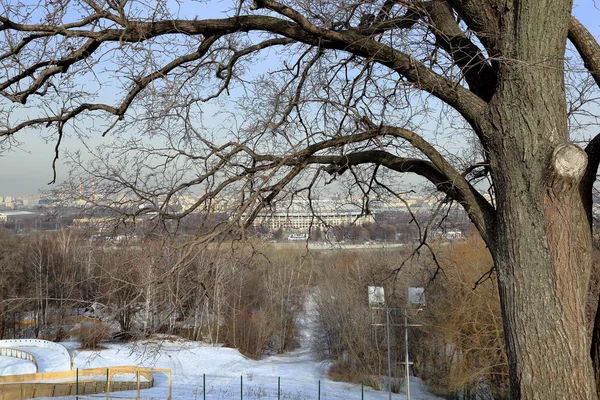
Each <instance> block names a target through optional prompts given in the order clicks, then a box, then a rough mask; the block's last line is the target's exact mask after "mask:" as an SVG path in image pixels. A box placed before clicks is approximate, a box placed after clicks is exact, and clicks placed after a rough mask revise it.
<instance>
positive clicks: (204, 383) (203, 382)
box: [202, 374, 206, 400]
mask: <svg viewBox="0 0 600 400" xmlns="http://www.w3.org/2000/svg"><path fill="white" fill-rule="evenodd" d="M202 392H203V393H204V400H206V374H202Z"/></svg>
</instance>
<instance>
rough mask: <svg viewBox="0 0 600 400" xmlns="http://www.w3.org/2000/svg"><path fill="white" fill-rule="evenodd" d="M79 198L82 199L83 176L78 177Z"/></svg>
mask: <svg viewBox="0 0 600 400" xmlns="http://www.w3.org/2000/svg"><path fill="white" fill-rule="evenodd" d="M79 200H83V178H82V177H79Z"/></svg>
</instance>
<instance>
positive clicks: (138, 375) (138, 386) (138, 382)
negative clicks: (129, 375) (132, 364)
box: [137, 369, 140, 399]
mask: <svg viewBox="0 0 600 400" xmlns="http://www.w3.org/2000/svg"><path fill="white" fill-rule="evenodd" d="M137 398H138V399H139V398H140V370H139V369H138V370H137Z"/></svg>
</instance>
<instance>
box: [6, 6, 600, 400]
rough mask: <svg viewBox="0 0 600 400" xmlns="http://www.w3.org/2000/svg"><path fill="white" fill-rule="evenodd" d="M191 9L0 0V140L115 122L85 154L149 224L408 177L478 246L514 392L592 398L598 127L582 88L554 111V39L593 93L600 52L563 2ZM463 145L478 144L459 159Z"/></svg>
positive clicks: (558, 74) (557, 53)
mask: <svg viewBox="0 0 600 400" xmlns="http://www.w3.org/2000/svg"><path fill="white" fill-rule="evenodd" d="M195 4H196V5H195V6H192V5H190V4H185V3H181V5H180V8H175V7H170V5H171V3H168V2H166V1H157V2H153V3H152V4H149V3H148V4H147V3H145V2H137V1H133V0H132V1H128V0H121V1H115V0H97V1H96V0H79V1H77V0H72V1H69V0H64V1H58V2H56V1H52V2H51V1H42V2H34V4H33V5H28V4H25V3H23V2H21V1H19V2H16V1H6V0H5V1H4V2H3V11H2V16H1V17H0V23H1V25H0V27H1V28H0V29H1V30H2V31H3V32H4V38H3V39H2V42H1V44H0V46H1V50H0V52H1V53H2V54H1V55H0V63H1V64H0V65H1V68H2V70H3V76H2V79H1V82H0V93H1V94H2V95H3V96H4V98H5V101H4V104H3V108H2V110H1V113H2V116H3V118H2V119H3V128H2V131H1V132H0V134H1V135H2V137H3V138H4V139H5V141H6V142H5V143H4V144H10V141H11V140H13V139H12V138H13V137H14V135H15V134H20V135H25V134H26V131H28V130H31V129H40V130H44V132H46V134H47V135H49V136H50V137H53V138H54V139H55V140H56V143H57V146H56V149H57V150H56V155H57V157H58V155H59V150H60V144H61V139H62V137H63V136H64V135H72V134H78V135H81V136H82V137H90V135H92V134H94V133H98V134H99V133H102V134H105V135H113V136H114V137H116V138H117V139H116V140H117V143H116V146H117V147H115V148H113V150H112V152H107V153H102V152H98V151H96V150H94V149H92V148H90V149H89V150H90V151H91V152H93V153H95V154H96V155H97V158H96V161H95V162H94V163H93V164H92V166H90V167H89V169H88V171H89V173H90V174H92V175H97V185H98V191H99V192H100V191H101V192H102V193H103V194H104V204H108V203H110V202H111V201H113V202H118V205H119V206H121V207H122V208H123V209H124V210H125V211H127V212H128V213H129V214H130V215H132V216H139V215H142V214H145V213H148V212H157V213H158V214H159V215H160V216H161V217H162V220H169V219H171V220H178V219H179V218H181V217H184V216H186V215H188V214H190V213H192V212H193V211H196V212H203V213H204V215H205V216H206V219H207V220H208V219H209V218H210V216H211V215H213V213H214V211H215V210H218V209H227V210H230V214H231V215H229V216H230V217H231V218H227V219H222V220H220V221H219V223H218V224H216V225H214V226H213V227H218V228H219V231H221V232H222V231H224V230H225V231H232V230H234V229H235V228H236V227H238V225H239V224H240V222H239V221H242V222H241V223H242V224H249V223H250V221H251V220H252V219H253V218H254V217H255V216H256V215H258V213H260V212H261V211H262V210H264V209H265V208H266V207H269V206H270V204H271V203H272V202H273V201H274V200H275V199H276V198H277V197H278V196H294V195H297V194H298V193H301V192H304V194H308V195H309V196H311V195H314V194H315V192H316V191H318V188H319V187H320V186H321V184H322V183H323V182H326V181H328V179H331V177H333V178H335V179H338V180H341V181H347V182H348V183H349V185H350V186H349V187H350V188H351V193H353V194H358V195H360V196H361V197H362V199H363V201H362V204H363V205H364V206H365V207H366V208H367V209H368V205H369V199H370V198H371V197H372V196H373V194H374V193H377V192H378V191H379V192H380V191H385V190H388V189H389V190H391V191H396V190H397V189H395V186H394V185H393V183H395V182H394V176H396V175H397V173H413V174H418V175H420V176H422V177H424V178H425V179H427V180H428V181H429V182H431V183H432V184H433V185H434V186H435V187H436V188H437V190H439V191H441V192H442V193H444V194H445V195H446V196H447V197H448V198H449V199H452V200H454V201H456V202H458V203H459V204H461V205H462V206H463V207H464V209H465V210H466V212H467V213H468V215H469V217H470V219H471V221H472V222H473V223H474V224H475V226H476V227H477V229H478V230H479V232H480V234H481V236H482V238H483V239H484V241H485V242H486V244H487V246H488V247H489V248H490V251H491V253H492V256H493V259H494V263H495V266H496V269H497V271H498V285H499V291H500V298H501V303H502V313H503V319H504V328H505V338H506V348H507V353H508V361H509V370H510V380H511V398H514V399H518V398H526V399H546V398H581V399H594V398H597V394H596V387H600V368H598V365H600V361H599V358H600V357H599V354H600V351H599V350H598V349H600V341H599V340H598V338H600V327H599V324H598V323H596V329H595V330H594V336H593V344H592V358H593V360H594V363H595V364H596V371H597V372H596V374H597V375H596V376H597V377H596V379H595V377H594V368H593V363H592V358H590V341H589V339H588V334H587V327H586V323H585V313H584V311H585V304H586V293H587V283H588V279H589V275H590V269H591V265H592V263H591V255H592V234H591V230H592V229H591V215H592V197H591V191H592V186H593V183H594V182H595V177H596V170H597V167H598V163H599V162H600V150H599V149H600V146H599V144H600V139H599V138H600V136H596V137H595V138H594V139H592V140H591V141H589V144H587V147H586V148H585V150H583V149H582V148H580V147H579V146H577V145H575V144H573V143H572V142H573V140H579V139H580V137H579V136H574V134H572V133H571V132H570V131H569V124H568V121H569V120H568V118H569V116H573V115H574V113H572V112H571V111H573V110H575V109H577V108H578V107H571V106H572V105H573V104H583V106H582V107H584V108H585V104H586V102H585V101H584V102H578V101H577V100H576V98H577V97H576V96H575V98H573V97H569V108H571V110H569V109H568V108H567V96H566V92H565V77H567V78H568V77H569V74H565V61H564V60H565V57H566V55H567V38H568V40H570V42H571V43H572V44H573V45H574V47H575V49H576V51H577V53H578V54H579V55H580V57H581V60H582V63H581V64H582V65H581V69H584V70H585V71H588V72H589V73H590V74H591V76H592V77H593V79H594V80H595V83H596V85H600V46H599V45H598V42H597V41H596V39H595V38H594V37H593V36H592V35H591V34H590V33H589V32H588V31H587V30H586V29H585V27H584V26H583V25H581V24H580V23H579V21H577V19H575V18H574V17H572V16H571V8H572V3H571V1H568V0H535V1H527V2H524V1H508V2H499V1H496V0H482V1H473V0H447V1H441V0H439V1H438V0H432V1H417V0H414V1H412V0H410V1H393V0H392V1H390V0H374V1H353V0H343V1H335V2H330V1H326V0H315V1H307V0H286V1H281V2H278V1H274V0H255V1H254V2H252V3H250V2H244V1H239V2H237V1H233V0H232V1H231V3H230V9H229V10H227V11H226V15H227V16H225V17H223V18H219V19H207V18H203V17H202V15H203V13H204V11H205V7H208V2H206V3H204V4H202V2H200V3H195ZM194 14H198V16H196V15H194ZM274 54H277V56H274ZM586 90H587V89H586ZM590 90H591V89H590ZM593 90H597V87H596V88H594V89H593ZM581 93H582V94H585V93H586V91H585V90H583V89H582V90H581ZM228 96H229V98H230V99H231V100H232V102H233V104H235V105H236V106H237V109H233V105H232V103H228V102H226V101H225V100H226V99H227V97H228ZM573 99H575V100H574V101H573ZM217 110H219V113H218V115H217V116H216V117H211V118H212V120H211V121H210V123H209V119H211V118H209V116H208V114H211V113H215V112H216V111H217ZM432 116H438V117H439V121H440V122H439V123H437V124H432V123H431V122H430V121H431V119H432ZM50 127H52V128H53V129H52V131H50V132H49V129H50ZM432 133H438V134H439V135H437V136H435V137H434V136H433V135H432ZM465 137H467V138H468V139H470V140H474V141H476V142H477V143H478V146H479V147H480V149H481V154H482V156H481V158H479V157H478V158H477V159H476V160H474V161H475V162H474V163H473V164H470V165H464V164H462V163H460V162H459V161H458V158H457V152H456V148H457V144H459V143H458V142H460V141H466V140H465V139H464V138H465ZM74 157H75V158H76V157H77V155H74ZM324 174H329V178H328V177H327V175H324ZM481 177H486V178H488V179H489V180H490V181H491V182H492V186H491V191H492V193H493V202H490V201H489V200H488V199H487V198H486V197H485V196H483V195H482V194H481V193H480V191H479V190H478V189H477V188H476V187H475V186H474V184H473V181H474V180H477V179H481ZM100 178H102V180H101V181H100ZM390 180H391V181H392V183H389V181H390ZM192 188H193V191H192V193H194V194H195V199H194V201H192V202H185V201H183V200H184V197H183V195H184V194H186V193H190V191H191V190H192ZM108 199H111V201H108ZM97 201H98V202H99V201H100V199H98V200H97ZM226 205H227V206H226ZM215 232H217V231H215ZM217 235H218V233H214V234H212V235H207V236H205V239H204V240H205V241H209V240H213V239H215V238H216V237H217ZM597 320H600V317H599V318H597ZM594 380H595V381H596V385H595V384H594Z"/></svg>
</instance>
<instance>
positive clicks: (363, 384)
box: [360, 380, 365, 400]
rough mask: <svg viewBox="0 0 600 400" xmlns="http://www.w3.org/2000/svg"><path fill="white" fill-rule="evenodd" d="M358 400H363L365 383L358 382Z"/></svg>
mask: <svg viewBox="0 0 600 400" xmlns="http://www.w3.org/2000/svg"><path fill="white" fill-rule="evenodd" d="M360 398H361V400H365V382H364V381H362V380H361V381H360Z"/></svg>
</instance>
